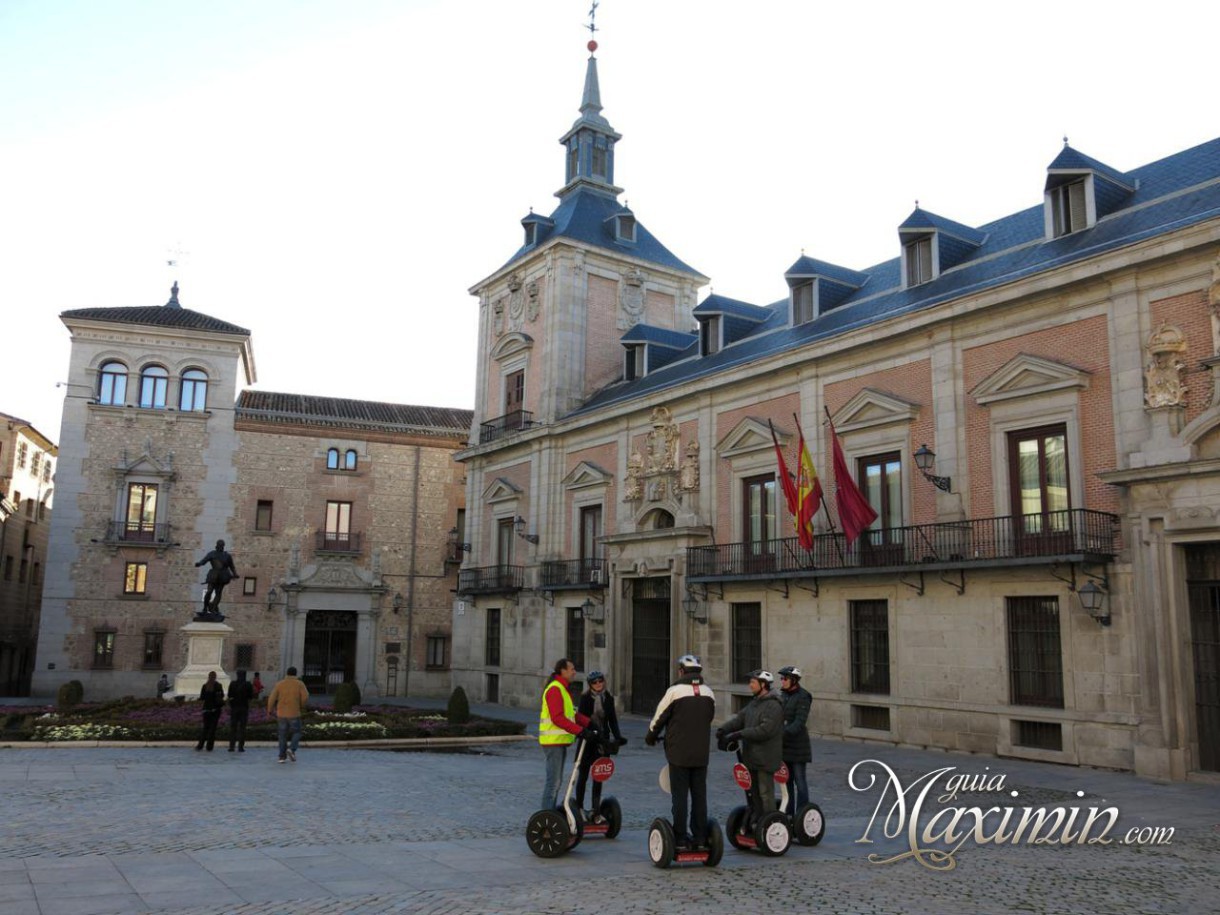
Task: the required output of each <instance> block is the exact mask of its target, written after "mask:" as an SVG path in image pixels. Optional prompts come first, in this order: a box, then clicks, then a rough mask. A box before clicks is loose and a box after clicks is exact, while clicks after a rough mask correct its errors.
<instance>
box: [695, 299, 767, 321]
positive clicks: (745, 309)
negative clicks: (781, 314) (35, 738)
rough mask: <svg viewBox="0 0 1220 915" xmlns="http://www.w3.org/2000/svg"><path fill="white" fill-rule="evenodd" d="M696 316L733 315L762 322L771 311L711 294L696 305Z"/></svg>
mask: <svg viewBox="0 0 1220 915" xmlns="http://www.w3.org/2000/svg"><path fill="white" fill-rule="evenodd" d="M692 313H693V314H694V315H695V316H696V317H698V316H699V315H732V316H733V317H735V318H745V319H746V320H747V321H756V322H761V321H765V320H767V318H768V317H769V316H770V314H771V312H770V311H768V310H767V309H766V308H763V307H761V306H758V305H751V304H750V303H749V302H742V301H739V300H738V299H730V298H729V297H728V296H724V295H709V296H708V297H707V298H706V299H704V300H703V301H702V302H700V303H699V304H698V305H696V306H695V310H694V312H692Z"/></svg>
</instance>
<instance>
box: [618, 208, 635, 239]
mask: <svg viewBox="0 0 1220 915" xmlns="http://www.w3.org/2000/svg"><path fill="white" fill-rule="evenodd" d="M615 234H617V235H618V240H619V241H629V242H634V241H635V217H634V216H632V215H631V214H630V213H620V214H619V216H618V219H617V231H616V233H615Z"/></svg>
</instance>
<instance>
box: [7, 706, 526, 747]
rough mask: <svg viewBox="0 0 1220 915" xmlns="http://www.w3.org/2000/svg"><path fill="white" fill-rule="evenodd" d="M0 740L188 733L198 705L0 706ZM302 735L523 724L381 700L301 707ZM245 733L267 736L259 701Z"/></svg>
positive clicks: (389, 735)
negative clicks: (341, 707) (453, 719)
mask: <svg viewBox="0 0 1220 915" xmlns="http://www.w3.org/2000/svg"><path fill="white" fill-rule="evenodd" d="M228 721H229V713H228V710H227V709H226V710H225V711H224V712H223V713H222V715H221V718H220V728H219V731H218V733H219V734H221V735H226V734H227V727H228ZM0 723H2V725H3V729H2V732H0V739H2V740H33V741H65V740H66V741H71V740H89V741H93V740H131V741H140V742H144V741H159V740H194V739H196V738H197V737H198V736H199V728H200V706H199V703H197V702H188V703H176V702H163V701H159V700H157V699H121V700H117V701H114V702H104V703H96V704H89V705H78V706H75V707H74V708H71V709H57V708H55V707H53V706H44V707H37V706H4V707H0ZM302 723H303V725H304V732H303V734H302V738H303V739H304V740H306V741H311V742H314V743H322V742H326V741H347V740H379V739H395V738H421V737H488V736H499V735H512V734H521V733H524V731H525V726H524V725H523V724H520V723H518V722H513V721H500V720H498V719H493V718H471V720H470V721H468V722H465V723H463V724H454V725H451V724H449V721H448V719H447V718H446V716H445V715H443V714H438V713H437V712H435V711H431V710H427V711H425V710H421V709H411V708H401V707H398V706H387V705H361V706H357V707H356V708H354V709H353V710H352V711H350V712H346V713H339V712H334V711H332V710H330V709H327V708H319V709H309V710H307V711H306V712H305V715H304V718H303V722H302ZM246 739H247V740H250V741H255V740H275V739H276V721H275V719H274V718H272V717H271V716H270V715H268V714H267V710H266V708H264V707H263V706H262V705H257V706H251V707H250V716H249V724H248V727H247V729H246Z"/></svg>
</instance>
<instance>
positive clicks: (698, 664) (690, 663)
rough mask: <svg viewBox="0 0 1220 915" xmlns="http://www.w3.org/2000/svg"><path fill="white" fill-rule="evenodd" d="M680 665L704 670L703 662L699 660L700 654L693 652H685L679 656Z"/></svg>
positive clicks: (690, 668) (688, 668)
mask: <svg viewBox="0 0 1220 915" xmlns="http://www.w3.org/2000/svg"><path fill="white" fill-rule="evenodd" d="M678 666H679V667H684V668H686V669H687V670H703V662H702V661H700V660H699V656H698V655H693V654H684V655H682V657H680V658H678Z"/></svg>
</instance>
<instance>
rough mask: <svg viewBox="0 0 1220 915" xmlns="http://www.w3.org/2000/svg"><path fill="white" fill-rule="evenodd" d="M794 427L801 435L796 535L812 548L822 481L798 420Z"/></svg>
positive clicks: (797, 479) (808, 548) (820, 499)
mask: <svg viewBox="0 0 1220 915" xmlns="http://www.w3.org/2000/svg"><path fill="white" fill-rule="evenodd" d="M796 429H797V432H799V433H800V436H801V438H800V444H799V445H798V446H797V461H798V463H797V468H796V513H795V516H796V535H797V536H798V537H799V538H800V540H801V546H802V547H804V548H805V549H807V550H812V549H813V516H814V515H815V514H817V511H818V503H819V502H821V501H822V481H821V480H819V479H818V472H817V471H816V470H814V469H813V458H812V457H811V456H810V455H809V448H808V447H807V446H806V445H805V432H804V430H803V429H801V424H800V422H799V421H798V422H797V424H796Z"/></svg>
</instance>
